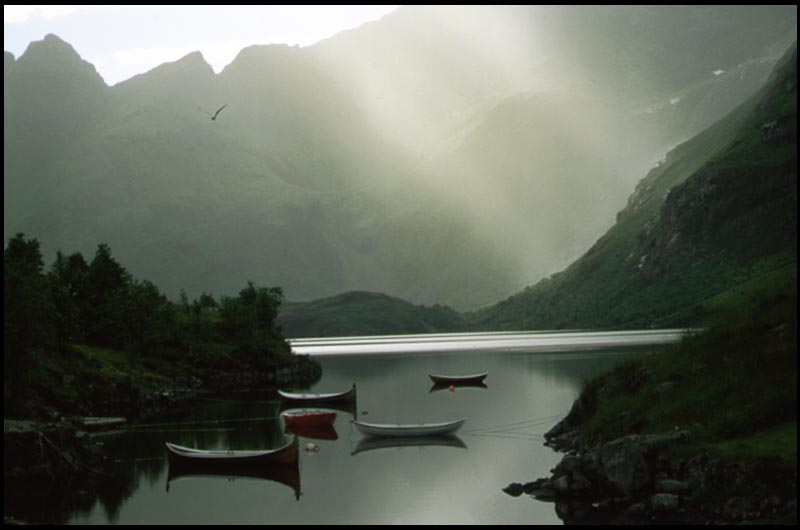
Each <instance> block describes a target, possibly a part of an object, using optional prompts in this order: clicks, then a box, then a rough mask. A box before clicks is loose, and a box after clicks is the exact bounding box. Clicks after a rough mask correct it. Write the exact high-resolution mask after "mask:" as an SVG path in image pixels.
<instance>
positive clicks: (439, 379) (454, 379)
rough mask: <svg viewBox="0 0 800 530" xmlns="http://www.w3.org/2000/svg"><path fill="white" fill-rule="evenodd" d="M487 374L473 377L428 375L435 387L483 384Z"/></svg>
mask: <svg viewBox="0 0 800 530" xmlns="http://www.w3.org/2000/svg"><path fill="white" fill-rule="evenodd" d="M487 375H489V374H487V373H483V374H473V375H436V374H428V377H430V378H431V381H433V382H434V383H436V384H437V385H455V384H479V383H483V380H484V379H486V376H487Z"/></svg>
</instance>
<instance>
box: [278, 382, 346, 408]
mask: <svg viewBox="0 0 800 530" xmlns="http://www.w3.org/2000/svg"><path fill="white" fill-rule="evenodd" d="M278 395H279V396H280V397H281V399H282V400H283V401H284V402H286V403H304V404H309V403H350V402H353V401H355V399H356V385H355V383H353V388H351V389H350V390H346V391H344V392H336V393H332V394H294V393H292V392H284V391H282V390H278Z"/></svg>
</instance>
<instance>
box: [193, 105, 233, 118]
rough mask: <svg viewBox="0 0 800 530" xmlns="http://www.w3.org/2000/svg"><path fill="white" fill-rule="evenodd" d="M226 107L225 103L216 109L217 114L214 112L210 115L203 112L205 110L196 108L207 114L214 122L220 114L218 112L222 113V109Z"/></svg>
mask: <svg viewBox="0 0 800 530" xmlns="http://www.w3.org/2000/svg"><path fill="white" fill-rule="evenodd" d="M227 106H228V104H227V103H225V104H224V105H223V106H221V107H220V108H218V109H217V112H215V113H214V114H211V113H210V112H208V111H207V110H205V109H204V108H202V107H198V108H199V109H200V110H202V111H203V112H205V113H206V114H208V115H209V116H211V121H214V120H216V119H217V116H219V113H220V112H222V109H224V108H225V107H227Z"/></svg>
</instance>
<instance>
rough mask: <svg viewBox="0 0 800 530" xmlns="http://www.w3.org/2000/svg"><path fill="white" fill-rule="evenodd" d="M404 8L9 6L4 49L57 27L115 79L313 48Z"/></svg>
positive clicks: (17, 48)
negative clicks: (252, 49) (255, 52)
mask: <svg viewBox="0 0 800 530" xmlns="http://www.w3.org/2000/svg"><path fill="white" fill-rule="evenodd" d="M397 7H398V6H366V5H360V6H331V5H322V6H208V5H202V6H125V5H118V6H99V5H95V6H86V5H72V6H8V5H6V6H3V47H4V49H5V50H7V51H10V52H11V53H13V54H14V55H15V56H16V57H19V56H20V55H21V54H22V53H23V52H24V51H25V48H26V47H27V46H28V44H29V43H30V42H31V41H34V40H41V39H42V38H44V36H45V35H47V34H48V33H53V34H55V35H57V36H59V37H60V38H62V39H63V40H65V41H67V42H69V43H70V44H71V45H72V46H73V47H74V48H75V50H76V51H78V53H79V54H80V55H81V57H83V58H84V59H85V60H87V61H88V62H90V63H92V64H93V65H94V66H95V67H96V68H97V71H98V72H99V73H100V75H102V76H103V78H104V79H105V81H106V83H108V84H109V85H113V84H116V83H118V82H120V81H124V80H125V79H129V78H130V77H133V76H134V75H137V74H141V73H143V72H146V71H148V70H150V69H152V68H155V67H156V66H158V65H160V64H163V63H165V62H172V61H176V60H178V59H180V58H181V57H183V56H185V55H187V54H189V53H191V52H194V51H200V52H201V53H202V54H203V57H204V58H205V60H206V61H207V62H208V63H209V64H210V65H211V66H212V67H213V68H214V70H215V71H216V72H220V71H221V70H222V69H223V68H224V67H225V66H227V65H228V64H230V62H231V61H232V60H233V59H234V58H235V57H236V54H237V53H238V52H239V51H240V50H241V49H242V48H245V47H247V46H250V45H253V44H289V45H299V46H308V45H311V44H314V43H315V42H318V41H320V40H322V39H325V38H328V37H331V36H333V35H334V34H336V33H338V32H341V31H344V30H347V29H351V28H355V27H358V26H360V25H361V24H363V23H365V22H368V21H370V20H376V19H378V18H380V17H381V16H383V15H385V14H387V13H389V12H391V11H393V10H395V9H396V8H397Z"/></svg>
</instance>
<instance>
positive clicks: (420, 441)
mask: <svg viewBox="0 0 800 530" xmlns="http://www.w3.org/2000/svg"><path fill="white" fill-rule="evenodd" d="M398 447H458V448H460V449H466V448H467V444H465V443H464V442H463V440H461V438H459V437H458V436H456V435H455V434H442V435H438V436H405V437H397V438H377V437H367V438H363V439H362V440H361V441H360V442H358V445H356V448H355V449H354V450H353V452H352V453H350V454H353V455H356V454H358V453H363V452H365V451H372V450H375V449H387V448H395V449H396V448H398Z"/></svg>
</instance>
